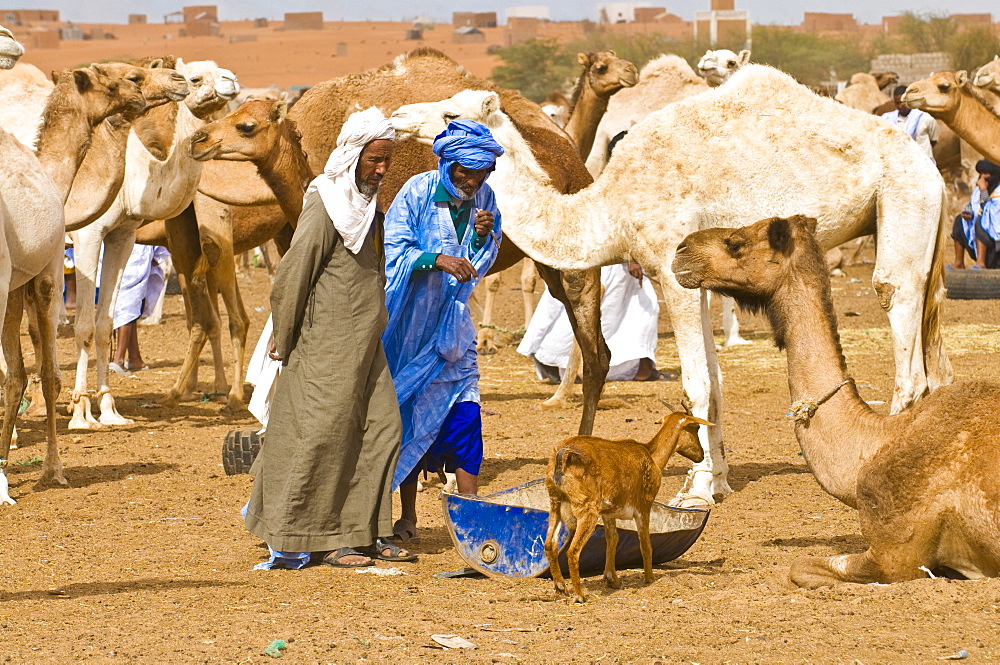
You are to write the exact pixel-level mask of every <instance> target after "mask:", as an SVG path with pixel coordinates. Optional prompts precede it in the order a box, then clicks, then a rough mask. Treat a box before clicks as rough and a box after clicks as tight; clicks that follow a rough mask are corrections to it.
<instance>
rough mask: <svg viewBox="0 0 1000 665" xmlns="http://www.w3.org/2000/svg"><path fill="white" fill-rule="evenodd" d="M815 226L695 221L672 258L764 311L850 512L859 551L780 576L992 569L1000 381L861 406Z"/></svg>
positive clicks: (796, 409)
mask: <svg viewBox="0 0 1000 665" xmlns="http://www.w3.org/2000/svg"><path fill="white" fill-rule="evenodd" d="M815 227H816V222H815V220H812V219H807V218H804V217H802V216H794V217H792V218H790V219H781V218H773V219H766V220H763V221H760V222H757V223H756V224H753V225H751V226H747V227H744V228H740V229H736V230H733V229H722V228H714V229H705V230H703V231H698V232H696V233H693V234H691V235H689V236H688V237H687V238H685V239H684V240H683V241H682V242H681V244H680V246H679V247H678V248H677V252H676V254H675V256H674V261H673V271H674V275H676V277H677V280H678V282H679V283H680V284H681V285H682V286H684V287H686V288H689V289H697V288H702V289H711V290H712V291H716V292H718V293H725V294H727V295H730V296H733V297H735V298H736V299H737V300H739V301H740V302H741V303H743V304H744V305H745V306H747V307H750V308H752V309H755V310H763V311H764V312H765V313H766V314H767V317H768V319H769V320H770V322H771V327H772V328H773V329H774V340H775V343H776V344H777V345H778V347H779V348H784V349H785V350H786V352H787V354H788V391H789V393H790V396H791V400H792V407H791V411H792V414H793V416H794V417H795V436H796V438H797V439H798V440H799V445H800V446H801V448H802V455H803V456H804V457H805V459H806V462H807V463H808V464H809V469H810V470H811V471H812V472H813V474H814V475H815V476H816V480H817V481H818V482H819V484H820V486H821V487H822V488H823V489H824V490H825V491H826V492H827V493H829V494H831V495H832V496H834V497H835V498H837V499H839V500H840V501H842V502H844V503H846V504H847V505H849V506H851V507H852V508H857V509H858V510H859V513H860V518H861V533H862V535H863V536H864V538H865V540H866V541H867V542H868V550H867V551H866V552H864V553H862V554H847V555H841V556H834V557H803V558H800V559H797V560H796V561H795V562H794V563H793V564H792V569H791V579H792V581H793V582H795V583H796V584H798V585H799V586H804V587H820V586H826V585H831V584H836V583H838V582H854V583H858V584H871V583H879V584H887V583H891V582H902V581H904V580H913V579H918V578H922V577H925V576H927V575H929V574H931V575H932V573H931V571H933V570H935V569H939V568H946V569H950V570H952V571H955V572H958V573H960V574H961V575H963V576H965V577H968V578H981V577H996V576H997V575H1000V513H998V512H997V510H996V506H997V505H1000V480H998V475H1000V385H997V384H995V383H987V382H985V381H965V382H962V383H956V384H953V385H950V386H946V387H943V388H940V389H939V390H937V391H936V392H934V393H933V394H932V395H930V396H929V397H927V398H926V399H923V400H921V401H920V402H918V403H917V404H916V405H914V406H913V408H911V409H909V410H908V411H906V412H904V413H899V414H896V415H893V416H888V417H885V416H881V415H879V414H876V413H875V412H874V411H872V409H871V407H869V406H868V404H866V403H865V401H864V400H862V399H861V397H860V396H859V395H858V390H857V387H856V386H855V384H854V379H852V378H851V377H850V375H848V373H847V363H846V362H845V361H844V353H843V349H842V348H841V346H840V338H839V336H838V334H837V320H836V317H835V316H834V314H833V300H832V298H831V297H830V279H829V277H828V276H827V270H826V266H825V261H824V259H823V252H822V250H821V249H820V247H819V245H818V244H817V242H816V240H815V238H814V237H813V234H812V229H814V228H815ZM938 572H941V571H938Z"/></svg>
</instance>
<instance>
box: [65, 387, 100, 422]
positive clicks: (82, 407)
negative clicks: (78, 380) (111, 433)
mask: <svg viewBox="0 0 1000 665" xmlns="http://www.w3.org/2000/svg"><path fill="white" fill-rule="evenodd" d="M69 428H70V429H100V428H101V423H99V422H97V419H96V418H94V414H93V413H92V412H91V410H90V398H89V397H87V396H85V395H81V396H80V397H78V398H77V399H76V401H75V402H73V417H72V418H71V419H70V421H69Z"/></svg>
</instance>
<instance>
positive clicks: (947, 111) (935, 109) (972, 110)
mask: <svg viewBox="0 0 1000 665" xmlns="http://www.w3.org/2000/svg"><path fill="white" fill-rule="evenodd" d="M903 103H904V104H906V105H907V106H909V107H910V108H911V109H920V110H921V111H926V112H927V113H929V114H931V115H932V116H934V117H935V118H938V119H940V120H943V121H944V122H945V123H947V125H948V126H949V127H951V129H952V131H954V132H955V133H956V134H958V135H959V136H960V137H961V138H962V139H964V140H965V141H967V142H968V143H969V145H971V146H972V147H973V148H975V149H976V150H978V151H979V152H980V153H982V154H983V156H984V157H986V159H988V160H990V161H991V162H993V163H994V164H1000V116H998V115H997V114H996V113H994V112H993V111H991V110H990V108H989V107H988V106H987V105H986V102H985V97H984V96H983V91H982V89H980V88H977V87H975V86H974V85H972V84H971V83H970V81H969V75H968V73H967V72H966V71H965V70H962V71H958V72H937V73H936V74H931V76H930V77H929V78H926V79H922V80H920V81H914V82H913V83H911V84H910V85H909V86H907V88H906V92H904V93H903Z"/></svg>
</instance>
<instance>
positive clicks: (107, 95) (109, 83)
mask: <svg viewBox="0 0 1000 665" xmlns="http://www.w3.org/2000/svg"><path fill="white" fill-rule="evenodd" d="M112 64H113V63H105V64H92V65H90V66H89V67H81V68H79V69H64V70H62V71H61V72H53V73H52V79H53V82H54V83H55V85H56V89H57V90H63V91H65V92H67V93H69V94H70V95H72V96H73V97H75V98H76V99H78V101H77V102H74V104H79V105H81V106H82V111H83V114H84V115H85V116H86V117H87V119H88V120H89V122H90V124H91V125H92V126H93V125H97V124H98V123H99V122H101V121H102V120H104V119H105V118H108V117H110V116H113V115H117V114H121V115H122V116H123V117H125V118H127V119H129V120H132V119H134V118H136V117H138V116H139V115H140V114H141V113H142V112H143V111H145V110H146V98H145V97H143V95H142V90H141V89H140V88H139V85H138V84H137V83H136V82H135V81H132V80H131V79H129V78H122V77H121V76H120V73H121V72H120V71H119V68H117V67H114V66H111V65H112ZM49 112H50V109H48V108H47V109H46V113H49ZM54 112H62V111H61V110H60V109H56V110H55V111H54Z"/></svg>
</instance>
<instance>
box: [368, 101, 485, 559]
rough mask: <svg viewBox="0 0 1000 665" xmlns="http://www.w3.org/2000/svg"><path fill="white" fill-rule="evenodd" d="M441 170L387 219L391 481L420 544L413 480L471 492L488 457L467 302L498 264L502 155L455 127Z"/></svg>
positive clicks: (401, 525) (402, 522) (407, 528)
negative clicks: (441, 475) (399, 426)
mask: <svg viewBox="0 0 1000 665" xmlns="http://www.w3.org/2000/svg"><path fill="white" fill-rule="evenodd" d="M434 154H436V155H437V156H438V159H439V162H438V170H437V171H428V172H427V173H421V174H419V175H416V176H414V177H412V178H410V180H409V181H408V182H407V183H406V184H405V185H404V186H403V188H402V189H401V190H400V191H399V194H397V195H396V199H395V201H394V202H393V204H392V206H391V207H390V208H389V211H388V212H387V213H386V216H385V261H386V280H387V283H386V298H385V304H386V308H387V309H388V311H389V323H388V325H387V326H386V329H385V333H384V334H383V336H382V342H383V345H384V346H385V352H386V358H387V359H388V361H389V370H390V372H391V373H392V378H393V383H394V384H395V387H396V395H397V398H398V399H399V410H400V415H401V416H402V420H403V442H402V447H401V450H400V456H399V462H398V463H397V466H396V472H395V475H394V477H393V488H395V487H399V489H400V497H401V500H402V501H401V502H402V514H401V516H400V519H399V520H398V521H397V522H396V524H395V525H394V527H393V531H394V533H395V534H396V536H397V537H398V538H399V539H401V540H404V541H410V542H415V540H416V523H417V514H416V493H417V476H418V474H419V472H420V471H421V470H427V471H438V470H445V471H449V472H454V473H455V475H456V477H457V482H458V491H459V492H462V493H468V494H475V493H476V492H477V490H478V476H479V466H480V464H481V463H482V459H483V435H482V418H481V416H480V410H479V365H478V363H477V359H476V330H475V326H474V325H473V323H472V316H471V315H470V313H469V307H468V301H469V296H470V295H471V294H472V290H473V289H474V288H475V286H476V284H478V283H479V279H480V278H481V277H483V276H484V275H485V274H486V272H487V271H488V270H489V269H490V266H492V265H493V261H494V260H495V259H496V256H497V251H498V249H499V243H500V240H501V234H500V211H499V210H498V209H497V204H496V199H495V197H494V195H493V190H492V189H491V188H490V186H489V185H487V184H486V179H487V177H488V176H489V174H490V173H491V172H492V171H493V169H494V166H495V164H496V159H497V157H499V156H500V155H502V154H503V148H502V147H501V146H500V144H498V143H497V142H496V141H495V140H494V139H493V136H492V135H491V134H490V131H489V130H488V129H487V128H486V127H484V126H483V125H480V124H479V123H476V122H470V121H456V122H451V123H449V124H448V128H447V129H446V130H445V131H444V132H443V133H441V134H440V135H439V136H438V137H437V138H436V139H435V141H434Z"/></svg>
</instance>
